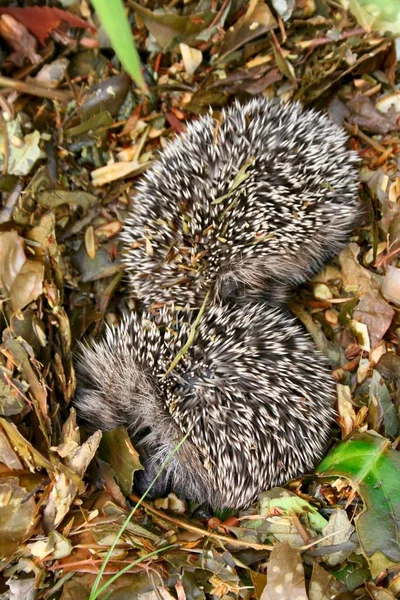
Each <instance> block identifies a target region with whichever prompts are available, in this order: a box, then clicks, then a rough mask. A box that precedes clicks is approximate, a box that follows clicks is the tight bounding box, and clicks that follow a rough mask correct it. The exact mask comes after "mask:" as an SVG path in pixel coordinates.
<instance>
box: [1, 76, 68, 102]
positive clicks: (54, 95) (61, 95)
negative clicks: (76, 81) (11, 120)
mask: <svg viewBox="0 0 400 600" xmlns="http://www.w3.org/2000/svg"><path fill="white" fill-rule="evenodd" d="M0 87H6V88H11V89H12V90H16V91H17V92H20V93H21V94H30V95H31V96H39V97H40V98H48V99H49V100H59V102H69V101H70V100H72V99H73V98H74V95H73V93H72V92H69V91H63V90H49V89H47V88H44V87H40V86H39V85H34V84H33V83H26V82H25V81H17V80H16V79H11V78H10V77H3V75H0Z"/></svg>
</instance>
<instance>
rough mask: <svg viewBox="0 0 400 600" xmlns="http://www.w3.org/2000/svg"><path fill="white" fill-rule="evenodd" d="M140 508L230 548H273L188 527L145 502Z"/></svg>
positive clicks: (134, 495)
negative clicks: (228, 545)
mask: <svg viewBox="0 0 400 600" xmlns="http://www.w3.org/2000/svg"><path fill="white" fill-rule="evenodd" d="M130 498H132V500H133V501H134V502H137V500H138V499H139V496H136V494H131V495H130ZM142 506H143V507H144V508H145V509H146V510H148V511H149V512H151V513H153V514H154V515H157V516H158V517H160V519H163V520H164V521H169V522H170V523H173V524H174V525H177V526H178V527H181V528H182V529H186V530H187V531H192V532H193V533H198V534H199V535H200V536H201V537H207V538H209V539H213V540H216V541H219V542H223V543H224V544H230V545H231V546H240V547H241V548H243V547H247V548H253V550H272V548H273V546H269V545H267V544H256V543H254V542H248V541H247V540H237V539H235V538H230V537H228V536H227V535H221V534H219V533H213V532H210V531H207V530H206V529H202V528H201V527H196V526H195V525H190V524H189V523H186V522H184V521H180V520H179V519H178V518H176V517H172V516H171V515H169V514H168V513H165V512H163V511H162V510H158V509H157V508H154V507H153V506H151V504H148V503H147V502H145V501H143V502H142Z"/></svg>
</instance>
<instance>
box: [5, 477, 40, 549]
mask: <svg viewBox="0 0 400 600" xmlns="http://www.w3.org/2000/svg"><path fill="white" fill-rule="evenodd" d="M26 481H27V480H26ZM33 487H34V486H33ZM27 496H28V491H27V489H26V488H25V487H23V486H21V485H20V482H19V479H18V477H4V478H3V477H0V539H1V543H0V558H2V559H5V558H7V559H10V558H11V557H12V555H13V554H14V552H15V550H16V549H17V548H18V546H19V544H21V543H22V542H24V541H25V540H26V539H28V538H29V536H30V535H31V533H32V531H33V530H34V528H35V525H36V523H35V516H36V513H37V507H36V502H35V500H34V498H29V499H27Z"/></svg>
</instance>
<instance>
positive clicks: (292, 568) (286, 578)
mask: <svg viewBox="0 0 400 600" xmlns="http://www.w3.org/2000/svg"><path fill="white" fill-rule="evenodd" d="M278 598H279V600H293V598H296V600H308V597H307V593H306V586H305V578H304V569H303V563H302V560H301V554H300V552H299V551H298V550H295V548H292V547H291V546H290V545H289V544H288V543H287V542H283V543H282V544H279V545H277V546H275V547H274V549H273V550H272V552H271V556H270V559H269V563H268V570H267V585H266V586H265V588H264V591H263V593H262V594H261V600H278Z"/></svg>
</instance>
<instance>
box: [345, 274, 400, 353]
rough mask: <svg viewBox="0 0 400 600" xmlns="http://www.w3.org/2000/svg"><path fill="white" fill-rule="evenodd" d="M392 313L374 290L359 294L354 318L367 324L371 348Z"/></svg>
mask: <svg viewBox="0 0 400 600" xmlns="http://www.w3.org/2000/svg"><path fill="white" fill-rule="evenodd" d="M385 281H386V278H385ZM399 302H400V296H399ZM394 315H395V311H394V310H393V308H391V307H390V306H389V305H388V304H387V303H386V302H385V301H384V300H383V298H381V296H380V295H379V294H378V293H377V292H376V291H372V290H371V291H370V292H367V293H366V294H363V295H362V296H361V298H360V302H359V303H358V305H357V307H356V309H355V311H354V313H353V317H354V319H356V320H357V321H359V322H360V323H364V324H365V325H366V326H367V328H368V335H369V339H370V342H371V348H375V347H376V346H377V345H378V344H379V342H380V341H381V340H382V338H383V336H384V335H385V333H386V332H387V330H388V329H389V327H390V324H391V322H392V320H393V317H394Z"/></svg>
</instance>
